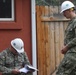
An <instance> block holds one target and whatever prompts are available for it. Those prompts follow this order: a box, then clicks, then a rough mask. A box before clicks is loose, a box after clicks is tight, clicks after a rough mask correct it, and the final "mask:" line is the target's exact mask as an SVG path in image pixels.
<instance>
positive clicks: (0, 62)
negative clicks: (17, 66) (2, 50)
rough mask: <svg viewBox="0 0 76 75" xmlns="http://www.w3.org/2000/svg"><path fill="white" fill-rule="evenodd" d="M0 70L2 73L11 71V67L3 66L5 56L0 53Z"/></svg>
mask: <svg viewBox="0 0 76 75" xmlns="http://www.w3.org/2000/svg"><path fill="white" fill-rule="evenodd" d="M0 72H2V73H11V72H12V69H9V68H7V67H6V66H5V56H3V55H2V54H0Z"/></svg>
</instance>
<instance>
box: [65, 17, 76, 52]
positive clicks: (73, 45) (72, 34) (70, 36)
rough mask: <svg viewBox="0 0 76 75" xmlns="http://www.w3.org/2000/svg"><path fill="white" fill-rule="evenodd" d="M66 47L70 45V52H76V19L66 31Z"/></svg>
mask: <svg viewBox="0 0 76 75" xmlns="http://www.w3.org/2000/svg"><path fill="white" fill-rule="evenodd" d="M64 45H68V47H69V50H68V52H76V17H75V18H73V19H72V20H71V21H70V22H69V24H68V26H67V28H66V30H65V38H64Z"/></svg>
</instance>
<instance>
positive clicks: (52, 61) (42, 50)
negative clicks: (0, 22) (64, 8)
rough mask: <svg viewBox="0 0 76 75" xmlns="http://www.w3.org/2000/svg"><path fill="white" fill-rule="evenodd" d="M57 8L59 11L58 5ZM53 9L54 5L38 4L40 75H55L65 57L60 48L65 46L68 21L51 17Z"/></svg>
mask: <svg viewBox="0 0 76 75" xmlns="http://www.w3.org/2000/svg"><path fill="white" fill-rule="evenodd" d="M51 8H52V9H51ZM55 9H56V11H57V12H58V10H57V7H54V11H55ZM52 11H53V7H52V6H49V7H48V6H36V17H37V19H36V21H37V58H38V59H37V60H38V69H39V72H38V75H55V71H56V68H57V67H58V65H59V63H60V61H61V60H62V58H63V55H62V54H61V52H60V50H61V49H62V47H63V46H64V44H63V43H64V31H65V29H66V26H67V23H68V21H63V20H62V21H59V20H57V19H55V18H54V17H53V16H51V17H49V16H50V15H51V14H53V12H52Z"/></svg>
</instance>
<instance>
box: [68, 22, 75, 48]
mask: <svg viewBox="0 0 76 75" xmlns="http://www.w3.org/2000/svg"><path fill="white" fill-rule="evenodd" d="M74 31H75V32H74V33H75V36H74V38H73V40H72V41H70V42H69V43H68V44H67V45H68V47H69V48H71V47H74V46H76V22H75V24H74Z"/></svg>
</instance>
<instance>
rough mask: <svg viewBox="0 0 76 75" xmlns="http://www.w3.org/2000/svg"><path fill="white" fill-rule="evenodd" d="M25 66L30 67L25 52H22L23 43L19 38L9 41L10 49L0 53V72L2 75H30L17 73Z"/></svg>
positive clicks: (30, 74) (29, 74)
mask: <svg viewBox="0 0 76 75" xmlns="http://www.w3.org/2000/svg"><path fill="white" fill-rule="evenodd" d="M25 64H28V65H30V62H29V59H28V57H27V54H26V52H24V43H23V41H22V40H21V39H20V38H16V39H14V40H12V41H11V47H10V48H7V49H6V50H3V51H2V52H1V53H0V72H1V73H2V75H32V72H33V71H30V72H29V73H27V74H25V73H21V72H20V71H19V69H20V68H22V67H23V66H24V65H25Z"/></svg>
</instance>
